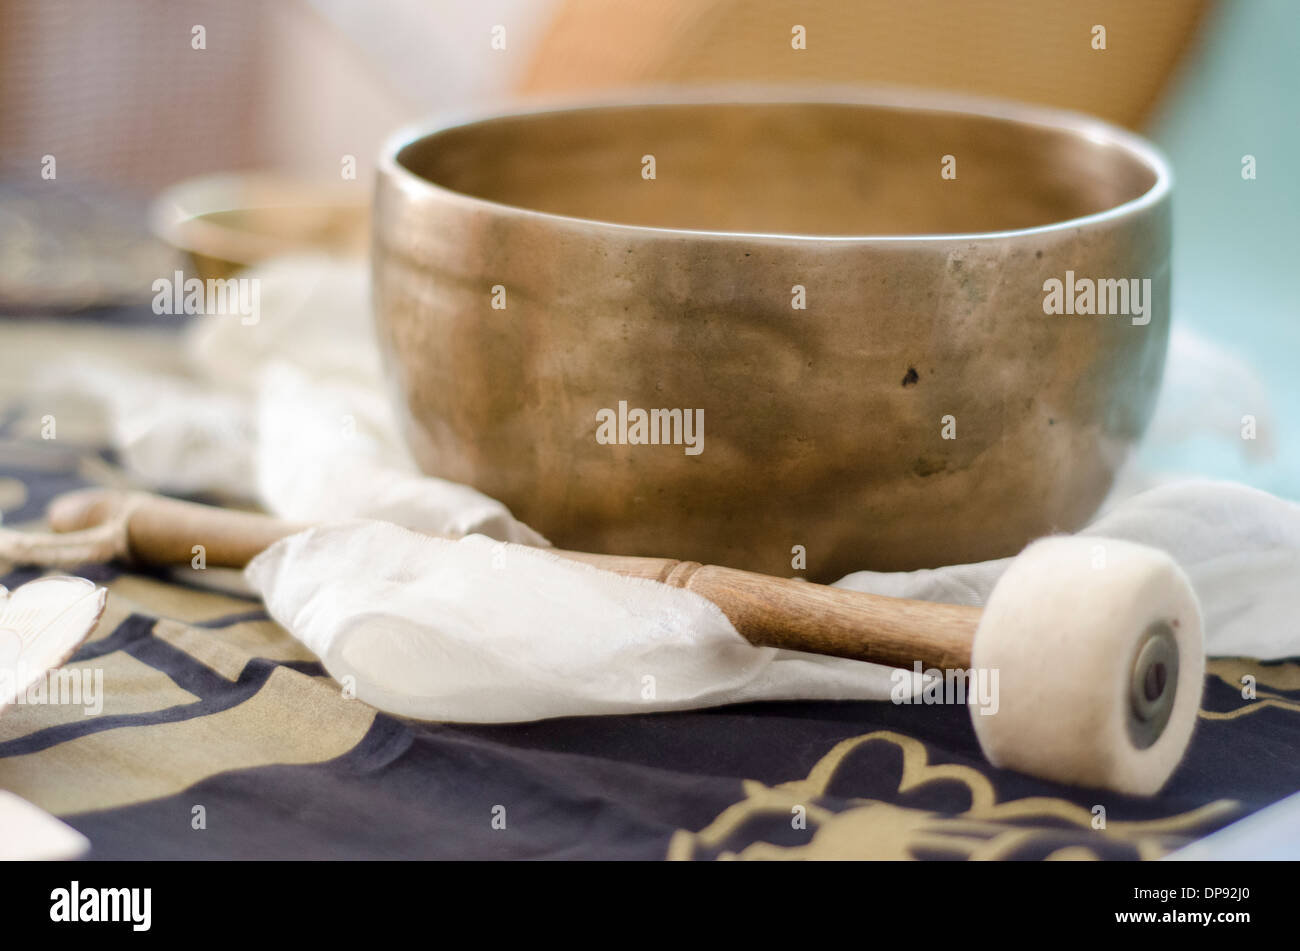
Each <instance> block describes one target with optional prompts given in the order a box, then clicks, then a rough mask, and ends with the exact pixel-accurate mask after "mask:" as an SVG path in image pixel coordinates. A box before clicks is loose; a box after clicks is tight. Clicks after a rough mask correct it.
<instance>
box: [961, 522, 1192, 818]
mask: <svg viewBox="0 0 1300 951" xmlns="http://www.w3.org/2000/svg"><path fill="white" fill-rule="evenodd" d="M1153 632H1163V634H1160V636H1159V640H1161V641H1162V644H1160V645H1158V646H1161V647H1163V648H1164V649H1166V650H1168V649H1169V648H1170V647H1171V646H1176V648H1177V660H1176V664H1177V672H1176V674H1175V673H1173V672H1172V668H1171V665H1168V664H1164V665H1162V666H1161V668H1160V673H1161V674H1164V673H1168V674H1169V682H1168V683H1167V684H1165V688H1164V691H1165V692H1164V693H1163V694H1162V696H1164V697H1165V698H1166V699H1167V698H1168V693H1167V691H1168V688H1169V685H1173V686H1174V693H1173V702H1172V707H1171V709H1169V711H1168V722H1167V723H1166V724H1165V726H1164V728H1163V730H1160V731H1159V734H1158V736H1156V737H1155V738H1154V741H1152V739H1151V736H1150V735H1148V736H1146V737H1145V738H1143V737H1142V735H1141V733H1142V730H1143V729H1144V728H1146V729H1148V730H1150V722H1149V720H1150V710H1144V711H1142V714H1143V715H1138V714H1137V713H1135V705H1136V707H1140V706H1141V699H1140V698H1139V699H1137V700H1135V686H1134V667H1135V662H1136V661H1137V660H1138V655H1139V653H1140V652H1141V653H1142V654H1143V656H1144V657H1146V656H1148V654H1147V652H1148V651H1149V650H1150V648H1151V640H1152V636H1153ZM1171 642H1172V643H1171ZM971 663H972V666H973V667H974V668H975V669H976V670H980V669H985V670H990V671H992V670H996V671H998V674H997V678H998V679H997V684H998V694H997V697H998V702H997V704H996V705H985V706H976V705H972V706H971V717H972V719H973V721H974V724H975V735H976V736H977V737H978V738H979V742H980V746H981V747H982V748H983V750H984V755H985V756H987V757H988V759H989V761H990V762H992V763H993V764H994V765H995V766H1000V767H1004V768H1007V769H1014V770H1018V771H1019V772H1023V773H1029V774H1031V775H1034V776H1039V777H1042V778H1045V779H1051V780H1055V781H1057V782H1062V783H1069V784H1072V785H1081V786H1093V787H1100V788H1105V789H1111V790H1115V791H1116V792H1122V793H1128V794H1131V795H1151V794H1153V793H1155V792H1158V791H1159V790H1160V788H1161V787H1162V786H1163V785H1164V783H1165V781H1166V780H1167V779H1168V778H1169V775H1170V774H1171V773H1172V772H1173V771H1174V768H1175V767H1176V766H1177V765H1178V763H1179V761H1180V760H1181V759H1182V757H1183V753H1184V752H1185V751H1186V749H1187V744H1188V742H1189V741H1190V740H1191V736H1192V729H1193V727H1194V726H1195V725H1196V715H1197V712H1198V711H1199V709H1200V705H1201V690H1202V686H1203V684H1204V680H1205V648H1204V641H1203V636H1202V631H1201V613H1200V608H1199V606H1198V605H1197V601H1196V595H1195V593H1194V592H1193V590H1192V586H1191V584H1190V582H1188V580H1187V576H1186V575H1184V574H1183V571H1182V569H1181V568H1179V567H1178V565H1177V564H1176V563H1175V562H1174V560H1173V559H1172V558H1170V557H1169V556H1168V555H1167V554H1165V553H1164V552H1162V551H1158V550H1156V549H1154V548H1148V547H1146V546H1144V545H1135V544H1133V543H1132V542H1124V541H1117V540H1115V539H1109V538H1090V537H1084V536H1071V537H1065V536H1061V537H1052V538H1045V539H1041V540H1039V541H1037V542H1035V543H1034V544H1032V545H1030V546H1029V547H1028V548H1026V549H1025V550H1024V551H1023V552H1021V554H1020V556H1019V557H1017V558H1016V559H1015V560H1014V561H1013V562H1012V564H1011V566H1010V568H1008V569H1007V571H1006V573H1005V574H1004V575H1003V576H1002V578H1001V580H999V582H998V584H997V586H996V587H995V588H994V589H993V593H992V595H991V596H990V597H989V601H988V605H987V606H986V607H985V609H984V614H983V617H982V618H981V619H980V624H979V628H978V630H977V631H976V634H975V643H974V647H973V649H972V654H971ZM1143 666H1144V665H1139V667H1143ZM1138 692H1139V693H1140V692H1141V691H1140V690H1139V691H1138ZM994 711H995V712H994ZM1135 730H1136V733H1137V738H1136V739H1135ZM1143 742H1146V743H1149V745H1146V746H1145V748H1142V744H1143Z"/></svg>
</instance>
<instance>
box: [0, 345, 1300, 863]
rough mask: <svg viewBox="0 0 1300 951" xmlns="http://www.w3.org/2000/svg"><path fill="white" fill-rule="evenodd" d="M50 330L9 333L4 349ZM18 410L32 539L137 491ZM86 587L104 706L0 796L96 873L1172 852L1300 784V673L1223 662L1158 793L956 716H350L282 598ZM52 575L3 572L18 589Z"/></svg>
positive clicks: (35, 755) (882, 708) (6, 773)
mask: <svg viewBox="0 0 1300 951" xmlns="http://www.w3.org/2000/svg"><path fill="white" fill-rule="evenodd" d="M75 326H77V325H71V327H75ZM60 332H61V333H66V334H74V335H75V334H77V333H90V331H89V330H88V329H87V330H84V331H78V330H75V329H71V328H65V329H63V330H61V331H60ZM99 332H101V333H102V332H103V329H102V328H101V329H100V331H99ZM28 333H32V334H35V333H36V328H35V325H34V324H30V323H29V324H27V325H24V324H21V323H19V324H15V323H12V322H11V323H8V324H0V350H2V347H3V345H4V344H5V343H6V342H12V341H13V340H15V339H18V338H19V337H22V336H24V335H25V334H28ZM41 333H54V331H52V330H49V329H48V328H44V329H42V330H41ZM160 346H161V345H160ZM0 356H2V353H0ZM0 369H3V366H2V361H0ZM0 395H4V397H5V404H6V405H3V406H0V510H3V512H4V521H5V523H6V524H7V525H9V526H10V527H13V526H18V527H32V528H36V527H38V526H39V525H40V519H41V516H42V513H43V511H44V508H45V505H46V503H47V502H48V501H49V499H50V498H52V497H53V496H54V495H56V494H58V493H60V492H63V491H66V490H68V489H72V488H76V487H80V486H83V485H88V484H113V485H120V484H123V482H124V480H125V476H124V474H123V473H122V472H121V471H120V469H118V468H117V467H116V466H115V464H114V460H113V457H112V454H111V453H110V452H108V451H106V450H104V449H102V448H98V447H95V446H93V445H81V446H78V445H75V443H76V436H75V434H76V429H75V426H73V425H71V423H70V422H69V423H68V425H65V422H64V421H63V420H60V423H59V430H58V432H59V436H58V438H56V439H53V440H48V439H47V440H42V439H41V438H40V435H39V433H40V424H41V418H42V411H41V409H42V408H41V407H40V406H38V405H34V404H33V402H32V401H31V400H29V399H25V398H24V397H23V395H22V394H15V393H13V392H10V393H8V394H4V391H3V390H0ZM65 433H67V435H65ZM359 570H360V569H359ZM77 573H78V574H81V575H83V576H85V577H88V578H91V579H93V580H95V581H97V582H99V583H101V584H103V585H105V586H106V587H107V588H108V590H109V592H110V595H109V600H108V607H107V610H106V613H105V616H104V618H103V620H102V621H101V623H100V625H99V627H98V629H97V631H96V632H95V634H94V635H92V639H91V640H90V641H89V642H88V643H87V644H86V645H84V646H83V648H82V649H81V650H80V651H79V653H78V654H77V655H76V656H75V657H74V659H73V660H72V662H71V664H70V666H71V667H72V668H74V669H85V668H89V669H91V670H101V671H102V675H103V691H104V700H103V709H102V711H101V712H100V713H99V714H97V715H94V716H87V715H86V714H85V711H84V710H83V709H82V707H80V706H76V705H39V704H38V705H23V706H17V707H14V708H12V709H11V710H10V711H8V712H6V713H5V715H4V716H3V718H0V788H5V789H9V790H12V791H14V792H15V793H17V794H18V795H20V796H22V797H24V798H26V799H28V800H30V801H31V802H33V803H35V804H37V805H39V806H41V807H42V808H44V809H46V810H48V811H50V812H52V813H54V814H55V815H58V816H60V817H62V818H63V819H64V820H65V821H66V822H68V823H69V824H70V825H72V826H73V827H74V828H76V829H78V830H80V831H81V832H82V833H84V834H85V835H86V836H87V837H88V838H89V839H90V841H91V843H92V848H93V851H92V854H91V857H92V858H95V859H112V858H205V859H215V858H543V857H544V858H629V859H633V858H635V859H651V858H683V859H684V858H696V859H714V858H732V857H741V858H806V857H853V858H915V859H926V858H1015V859H1043V858H1157V857H1159V856H1161V855H1164V854H1166V853H1167V852H1169V851H1171V850H1173V849H1175V848H1178V847H1179V846H1181V845H1183V844H1186V843H1188V842H1190V841H1192V840H1194V839H1196V838H1199V837H1201V836H1204V835H1206V834H1208V833H1209V832H1211V831H1214V830H1216V829H1218V828H1221V827H1222V826H1224V825H1226V824H1228V823H1229V822H1232V821H1235V820H1236V819H1239V818H1240V817H1242V816H1244V815H1246V814H1247V813H1249V812H1252V811H1254V810H1256V809H1259V808H1261V807H1263V806H1265V805H1267V804H1269V803H1271V802H1274V801H1276V800H1278V799H1281V798H1282V797H1284V796H1286V795H1288V794H1290V793H1292V792H1294V791H1295V790H1296V789H1297V788H1300V759H1297V757H1296V756H1295V755H1294V751H1295V750H1296V749H1298V748H1300V661H1294V660H1293V661H1285V662H1277V663H1268V664H1264V663H1259V662H1255V661H1249V660H1215V661H1211V663H1210V665H1209V673H1208V676H1207V689H1206V695H1205V700H1204V706H1203V710H1202V712H1201V718H1200V723H1199V726H1198V730H1197V733H1196V735H1195V737H1194V739H1193V741H1192V745H1191V749H1190V751H1189V753H1188V755H1187V758H1186V760H1185V761H1184V762H1183V764H1182V766H1181V767H1180V768H1179V770H1178V771H1177V773H1175V775H1174V777H1173V779H1172V780H1171V782H1170V783H1169V785H1168V786H1167V787H1166V789H1165V791H1164V792H1163V793H1162V794H1161V795H1160V796H1158V797H1156V798H1153V799H1149V800H1146V799H1135V798H1129V797H1124V796H1118V795H1115V794H1113V793H1108V792H1099V791H1095V790H1085V789H1072V788H1069V787H1063V786H1060V785H1055V784H1051V783H1046V782H1043V781H1039V780H1035V779H1032V778H1030V777H1026V776H1022V775H1018V774H1015V773H1010V772H1005V771H1001V770H997V769H993V768H991V767H990V766H989V765H988V764H987V763H986V762H985V761H984V759H983V758H982V756H981V754H980V751H979V747H978V745H977V743H976V741H975V737H974V732H973V730H972V728H971V725H970V721H969V718H968V715H967V711H966V710H965V709H964V708H959V707H952V706H948V707H944V706H928V707H927V706H894V705H892V704H889V703H826V702H818V703H769V704H749V705H744V706H734V707H723V708H718V709H712V710H704V711H699V712H690V713H673V714H655V715H644V716H622V717H590V718H573V719H560V720H549V721H543V722H537V723H528V724H519V725H506V726H456V725H440V724H430V723H419V722H414V721H405V720H401V719H399V718H395V717H392V716H389V715H386V714H381V713H377V712H376V711H375V710H374V709H372V708H370V707H368V706H366V705H365V704H363V703H361V702H360V701H358V700H354V699H348V698H347V697H346V696H345V693H344V691H343V690H342V688H341V687H340V686H339V685H338V684H336V683H335V682H334V681H332V680H331V679H330V678H329V677H328V676H327V675H326V674H325V672H324V670H323V669H322V668H321V666H320V664H319V663H318V662H317V661H316V659H315V658H314V657H313V656H312V655H311V654H310V653H309V652H308V651H306V649H305V648H303V647H302V646H301V645H300V644H299V643H297V642H296V641H294V640H293V639H292V638H291V637H290V636H289V635H288V634H287V633H286V632H285V631H284V630H283V629H281V628H280V627H279V626H277V625H276V624H275V623H273V622H271V621H270V620H268V619H267V617H266V614H265V612H264V611H263V610H262V608H261V605H260V604H259V603H258V602H256V601H253V600H250V599H248V598H245V597H241V596H237V595H232V594H225V593H217V592H215V591H213V590H211V587H210V585H205V586H204V587H200V586H199V585H197V584H196V583H195V580H196V578H197V576H198V573H197V572H192V571H189V570H188V569H186V570H179V571H177V572H172V573H160V572H152V571H143V570H139V569H136V568H131V567H127V566H118V565H87V566H84V567H83V568H81V569H79V570H78V572H77ZM206 574H207V575H211V574H213V572H211V571H210V572H208V573H206ZM36 575H37V573H36V572H35V571H33V570H32V569H29V568H24V567H22V566H14V565H3V564H0V584H4V585H6V586H7V587H9V588H11V589H12V588H14V587H15V586H17V585H19V584H22V583H23V582H24V581H27V580H30V579H31V578H33V577H36ZM204 580H205V581H208V580H210V579H208V578H207V577H206V576H205V578H204ZM1252 678H1253V679H1252ZM1243 681H1244V683H1245V685H1246V686H1245V687H1243ZM1247 688H1250V689H1247ZM1251 694H1253V698H1252V699H1247V698H1246V697H1247V695H1251Z"/></svg>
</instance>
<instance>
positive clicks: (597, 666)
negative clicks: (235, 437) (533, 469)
mask: <svg viewBox="0 0 1300 951" xmlns="http://www.w3.org/2000/svg"><path fill="white" fill-rule="evenodd" d="M246 574H247V576H248V578H249V580H250V581H251V582H252V583H253V585H254V587H255V588H257V590H258V591H260V592H261V593H262V597H263V598H264V600H265V601H266V606H267V610H268V611H269V612H270V613H271V616H272V617H274V618H275V619H276V620H277V621H279V622H280V623H281V624H283V625H284V626H285V627H286V628H288V629H289V630H290V631H292V632H293V633H294V635H295V636H296V637H297V638H298V639H299V640H301V641H302V642H303V643H304V644H306V645H307V646H308V647H309V648H311V650H312V651H313V652H314V653H315V654H316V655H317V656H318V657H320V658H321V660H322V662H323V663H324V664H325V667H326V669H327V670H328V671H329V672H330V674H332V675H333V676H334V677H335V679H337V680H339V681H340V682H341V683H343V684H344V685H345V686H346V687H349V688H352V689H354V690H355V695H356V696H357V697H358V698H359V699H361V700H364V701H366V702H368V703H371V704H373V705H374V706H376V707H379V708H380V709H382V710H387V711H389V712H392V713H398V714H402V715H404V716H411V717H418V718H421V719H430V720H457V721H467V722H485V723H486V722H496V721H511V720H534V719H542V718H545V717H557V716H568V715H580V714H601V713H647V712H650V711H655V710H679V709H683V708H690V707H705V706H713V705H717V704H723V703H734V702H739V701H743V700H785V699H793V698H806V699H830V698H844V699H850V698H851V699H883V698H886V697H888V696H889V691H890V687H891V681H890V670H889V669H888V668H886V667H880V666H877V665H875V664H863V663H859V662H857V661H850V660H840V659H837V658H832V657H819V656H814V655H806V654H799V653H795V652H792V651H782V650H776V649H773V648H759V647H753V646H752V645H750V644H749V642H747V641H746V640H744V638H742V637H741V636H740V635H739V634H737V633H736V630H735V628H733V627H732V626H731V622H730V621H728V620H727V618H726V617H725V616H724V615H723V614H722V612H721V611H720V610H718V608H717V607H716V606H715V605H714V604H713V603H712V602H710V601H707V600H705V599H704V598H702V597H700V596H699V595H697V594H695V593H693V592H690V591H683V590H681V589H679V588H670V587H668V586H667V585H663V584H659V583H658V582H654V581H645V580H642V579H639V578H624V577H621V576H619V575H615V574H611V573H609V572H606V571H600V570H598V569H596V568H592V567H590V566H588V565H584V564H579V563H576V562H570V561H565V560H563V559H561V558H559V557H558V556H556V555H552V554H550V553H548V552H546V551H544V550H538V549H534V548H527V547H524V546H522V545H514V544H507V543H505V542H498V541H492V540H490V539H488V538H485V537H483V536H481V535H471V536H469V537H467V538H463V539H460V540H458V541H448V540H446V539H440V538H431V537H429V536H427V535H421V534H417V533H415V532H410V531H407V530H406V529H403V528H399V527H397V526H396V525H391V524H388V523H385V522H373V521H364V522H345V523H340V524H335V525H328V526H322V527H320V528H314V529H311V530H309V531H306V532H301V533H299V534H297V535H293V536H291V537H289V538H286V539H284V540H283V541H280V542H278V543H276V544H275V545H273V546H271V547H270V548H269V549H267V550H266V551H265V552H263V553H262V554H261V555H259V556H258V557H257V558H256V559H255V560H254V561H253V563H252V564H250V565H249V566H248V569H247V572H246Z"/></svg>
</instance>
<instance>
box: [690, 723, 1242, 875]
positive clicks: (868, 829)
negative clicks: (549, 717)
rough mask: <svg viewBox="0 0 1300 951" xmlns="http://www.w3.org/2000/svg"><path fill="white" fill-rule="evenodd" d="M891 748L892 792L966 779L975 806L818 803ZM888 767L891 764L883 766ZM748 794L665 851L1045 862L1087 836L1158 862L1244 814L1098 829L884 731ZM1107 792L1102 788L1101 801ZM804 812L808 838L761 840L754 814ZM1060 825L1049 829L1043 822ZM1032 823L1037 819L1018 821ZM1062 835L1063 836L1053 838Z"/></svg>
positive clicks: (1205, 811) (1080, 816)
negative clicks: (840, 779)
mask: <svg viewBox="0 0 1300 951" xmlns="http://www.w3.org/2000/svg"><path fill="white" fill-rule="evenodd" d="M885 748H893V749H896V750H898V751H901V753H902V761H903V765H902V771H901V775H900V777H899V781H898V785H897V789H896V793H897V795H899V796H902V795H904V794H906V793H908V792H911V791H914V790H916V789H918V788H919V787H921V786H924V785H925V784H927V783H934V782H939V781H947V782H955V783H960V784H962V785H964V786H965V787H966V789H967V790H968V793H969V797H970V805H969V808H967V809H966V810H964V811H962V812H958V813H951V814H944V813H937V812H932V811H928V810H924V809H918V808H910V807H907V806H900V805H897V804H894V803H888V802H882V801H879V800H874V799H851V800H848V802H847V805H846V806H845V807H844V808H839V809H836V808H832V807H829V806H827V805H824V804H823V802H822V800H823V799H824V797H826V795H827V790H828V789H829V788H830V786H831V783H832V782H833V781H834V780H835V778H836V776H837V773H838V772H839V771H840V769H841V768H842V767H843V766H844V764H845V763H846V762H847V761H848V760H849V759H850V757H856V756H862V755H866V756H872V755H873V752H878V751H880V750H881V749H885ZM887 768H892V767H887ZM744 790H745V798H744V799H742V800H740V801H739V802H737V803H735V804H734V805H732V806H730V807H728V808H727V809H725V810H723V812H722V813H720V814H719V815H718V817H717V818H716V819H714V820H713V822H711V823H709V824H708V825H707V826H705V827H704V828H703V829H701V830H700V831H699V832H695V833H692V832H688V831H685V830H679V831H678V832H677V833H676V834H675V835H674V836H673V838H672V840H671V841H670V843H669V847H668V856H667V857H668V858H669V859H693V858H717V859H801V858H802V859H865V858H870V859H915V858H921V857H925V855H926V854H927V853H929V854H931V855H943V856H944V857H951V858H966V859H1002V858H1014V857H1016V854H1017V853H1018V852H1021V851H1022V850H1024V848H1025V847H1026V846H1030V845H1036V846H1037V847H1038V851H1045V853H1046V854H1045V855H1044V856H1043V857H1045V858H1048V859H1093V858H1100V857H1101V856H1100V855H1099V854H1098V853H1097V852H1096V851H1095V850H1094V849H1093V848H1090V846H1089V844H1088V841H1087V839H1088V837H1094V836H1095V837H1101V839H1102V840H1103V841H1104V842H1106V843H1115V842H1119V843H1126V844H1128V845H1130V846H1131V847H1132V848H1133V850H1134V851H1135V853H1136V856H1135V857H1137V858H1142V859H1154V858H1159V857H1161V856H1162V855H1165V854H1166V853H1168V852H1171V851H1173V850H1174V849H1176V848H1179V847H1180V846H1182V845H1185V844H1187V843H1188V842H1191V841H1192V840H1194V839H1196V838H1199V837H1200V836H1201V835H1203V834H1205V832H1206V831H1207V827H1210V828H1212V827H1215V826H1218V825H1221V824H1222V823H1223V821H1224V820H1225V819H1227V818H1229V817H1232V816H1234V815H1235V814H1236V813H1237V812H1239V811H1240V806H1239V804H1238V803H1237V802H1235V801H1233V800H1228V799H1220V800H1216V801H1213V802H1209V803H1206V804H1205V805H1202V806H1200V807H1199V808H1196V809H1192V810H1190V811H1187V812H1183V813H1178V814H1175V815H1169V816H1165V817H1163V818H1158V819H1149V820H1138V821H1121V820H1116V819H1110V820H1107V821H1106V822H1105V826H1104V828H1096V827H1095V822H1096V819H1097V817H1096V815H1095V814H1094V812H1093V811H1092V810H1090V809H1087V808H1085V807H1083V806H1080V805H1078V804H1076V803H1072V802H1069V801H1067V800H1065V799H1057V798H1052V797H1047V796H1033V797H1029V798H1023V799H1011V800H1008V801H1005V802H998V801H997V794H996V792H995V790H994V786H993V783H992V781H991V780H990V779H989V777H987V776H985V775H984V774H983V773H981V772H979V771H978V770H975V769H972V768H971V767H969V766H964V765H961V764H952V763H949V764H932V763H930V762H929V756H928V754H927V751H926V748H925V745H924V744H923V743H922V742H921V741H919V740H916V739H913V738H912V737H908V736H904V735H902V734H900V733H894V732H892V731H888V730H879V731H876V732H873V733H868V734H866V735H864V736H858V737H853V738H851V739H847V740H843V741H841V742H839V743H837V744H836V745H835V746H834V747H833V748H832V749H831V750H830V752H828V753H827V754H826V755H825V756H823V757H822V758H821V759H820V760H818V762H817V764H816V765H815V766H814V767H813V768H812V770H811V771H810V772H809V773H808V775H807V777H806V778H804V779H799V780H794V781H791V782H786V783H780V784H778V785H776V786H766V785H764V784H762V783H759V782H754V781H752V780H747V781H746V782H745V783H744ZM1106 795H1108V794H1103V793H1098V796H1099V798H1104V796H1106ZM801 816H802V817H806V820H805V821H806V823H807V832H806V833H804V835H805V836H806V838H807V841H806V842H805V843H804V844H801V845H779V844H775V843H772V842H768V841H762V840H761V839H758V838H755V837H754V836H753V835H752V834H748V835H747V833H749V832H750V830H749V828H748V827H749V826H751V825H752V823H753V821H754V820H756V819H758V820H761V819H767V820H774V819H775V820H783V821H784V822H785V823H787V825H792V824H793V823H795V822H796V821H797V820H798V819H799V818H800V817H801ZM1045 820H1046V821H1054V824H1053V825H1051V826H1047V827H1045V826H1044V825H1043V822H1044V821H1045ZM1027 822H1033V823H1035V824H1034V825H1032V826H1031V825H1026V824H1021V823H1027ZM1057 840H1059V841H1057Z"/></svg>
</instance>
